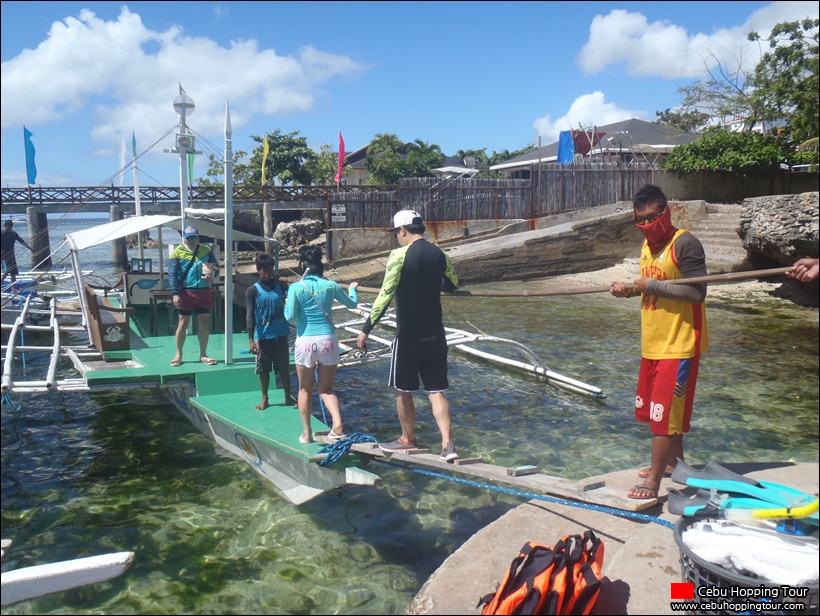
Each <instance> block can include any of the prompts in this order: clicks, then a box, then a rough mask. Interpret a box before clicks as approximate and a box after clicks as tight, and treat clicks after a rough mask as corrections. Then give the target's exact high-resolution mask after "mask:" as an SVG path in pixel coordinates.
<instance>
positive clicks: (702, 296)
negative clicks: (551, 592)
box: [610, 184, 709, 499]
mask: <svg viewBox="0 0 820 616" xmlns="http://www.w3.org/2000/svg"><path fill="white" fill-rule="evenodd" d="M632 206H633V219H632V220H633V221H634V223H635V225H636V226H637V227H638V228H639V229H640V230H641V233H643V236H644V238H645V241H644V243H643V248H642V249H641V277H640V278H638V279H637V280H636V281H635V282H634V286H631V285H627V284H626V283H625V282H621V281H616V282H613V283H612V285H611V287H610V293H612V295H614V296H615V297H632V296H637V295H639V294H640V296H641V369H640V375H639V376H638V391H637V395H636V396H635V417H636V419H638V420H639V421H643V422H646V423H648V424H649V426H650V428H651V431H652V465H651V466H650V467H649V468H646V469H643V470H642V471H641V472H640V473H639V475H640V476H641V477H642V478H643V479H644V481H643V483H640V484H638V485H636V486H635V487H634V488H632V490H630V491H629V493H628V494H627V496H629V497H630V498H636V499H649V498H656V497H657V496H658V490H659V489H660V485H661V478H662V477H663V476H664V474H667V475H668V474H669V473H670V472H671V471H672V469H673V468H674V467H675V464H677V459H678V458H680V459H683V435H684V434H686V433H687V432H689V421H690V419H691V416H692V402H693V400H694V397H695V384H696V382H697V378H698V367H699V364H700V356H701V353H704V352H705V351H706V349H707V347H708V346H709V341H708V336H707V332H706V307H705V306H704V301H705V300H706V284H705V283H700V284H671V283H669V282H668V281H670V280H676V279H679V278H683V279H685V278H696V277H699V276H705V275H706V255H705V253H704V252H703V246H702V245H701V243H700V241H699V240H698V239H697V238H696V237H695V236H694V235H692V234H691V233H689V232H688V231H684V230H682V229H677V228H675V227H674V226H673V225H672V214H671V211H670V208H669V205H668V203H667V201H666V195H664V193H663V191H662V190H661V189H660V188H658V187H657V186H653V185H651V184H647V185H645V186H643V187H642V188H641V189H640V190H639V191H638V193H637V194H636V195H635V196H634V198H633V200H632Z"/></svg>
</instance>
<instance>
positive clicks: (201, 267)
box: [168, 225, 219, 366]
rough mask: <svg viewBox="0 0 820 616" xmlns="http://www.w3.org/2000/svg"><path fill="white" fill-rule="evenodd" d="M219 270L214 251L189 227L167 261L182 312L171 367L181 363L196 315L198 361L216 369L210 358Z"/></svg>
mask: <svg viewBox="0 0 820 616" xmlns="http://www.w3.org/2000/svg"><path fill="white" fill-rule="evenodd" d="M218 270H219V263H218V262H217V260H216V256H215V255H214V251H213V250H212V249H211V247H210V246H204V245H203V244H200V243H199V231H198V230H197V228H196V227H194V226H190V225H189V226H187V227H185V230H184V231H183V233H182V244H180V245H179V246H177V247H176V248H175V249H174V252H172V253H171V258H170V259H169V260H168V282H169V284H170V285H171V293H172V294H173V301H174V306H175V307H176V308H177V309H178V310H179V324H178V325H177V332H176V346H177V352H176V355H175V356H174V359H172V360H171V365H172V366H179V365H180V364H182V347H183V346H184V345H185V339H186V337H187V335H188V325H189V324H190V323H191V315H192V314H194V313H196V324H197V338H198V339H199V361H201V362H202V363H203V364H208V365H210V366H213V365H214V364H216V360H215V359H213V358H211V357H209V356H208V337H209V336H210V319H211V309H212V308H213V306H214V300H213V296H212V295H211V282H212V281H213V279H214V274H216V272H217V271H218Z"/></svg>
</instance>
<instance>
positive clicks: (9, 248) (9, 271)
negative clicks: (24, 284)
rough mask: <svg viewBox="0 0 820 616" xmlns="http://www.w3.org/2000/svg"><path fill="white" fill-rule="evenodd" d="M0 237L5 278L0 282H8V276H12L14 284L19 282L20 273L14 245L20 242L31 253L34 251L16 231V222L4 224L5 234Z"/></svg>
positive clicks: (10, 221) (7, 221)
mask: <svg viewBox="0 0 820 616" xmlns="http://www.w3.org/2000/svg"><path fill="white" fill-rule="evenodd" d="M0 237H2V244H0V248H1V249H2V254H3V278H2V280H0V282H6V276H10V277H11V281H12V282H14V281H16V280H17V274H19V273H20V271H19V270H18V269H17V256H16V255H15V254H14V245H15V244H16V243H18V242H19V243H21V244H22V245H23V246H25V247H26V248H28V249H29V250H30V251H31V252H34V249H33V248H32V247H31V246H29V245H28V244H26V242H25V240H23V238H22V237H20V234H19V233H17V231H15V230H14V221H12V220H11V219H8V220H6V221H5V222H4V223H3V233H2V236H0Z"/></svg>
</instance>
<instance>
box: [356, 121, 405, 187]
mask: <svg viewBox="0 0 820 616" xmlns="http://www.w3.org/2000/svg"><path fill="white" fill-rule="evenodd" d="M403 149H404V144H403V143H402V142H401V140H400V139H399V138H398V137H397V136H396V135H394V134H392V133H377V134H376V136H375V137H373V140H372V141H371V142H370V144H369V145H368V147H367V156H365V159H364V168H365V169H367V170H368V171H369V172H370V178H368V180H367V183H368V184H397V183H398V181H399V180H400V179H401V178H402V172H403V170H402V168H401V157H402V154H403Z"/></svg>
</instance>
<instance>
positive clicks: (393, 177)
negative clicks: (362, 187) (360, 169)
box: [364, 133, 444, 184]
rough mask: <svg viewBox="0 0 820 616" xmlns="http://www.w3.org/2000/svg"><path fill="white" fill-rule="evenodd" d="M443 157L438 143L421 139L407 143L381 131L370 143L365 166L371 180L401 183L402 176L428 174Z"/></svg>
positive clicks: (370, 182) (384, 182)
mask: <svg viewBox="0 0 820 616" xmlns="http://www.w3.org/2000/svg"><path fill="white" fill-rule="evenodd" d="M443 161H444V155H443V154H442V153H441V148H440V147H439V146H438V145H436V144H430V143H428V142H427V141H422V140H421V139H416V140H415V141H414V142H413V143H409V144H404V143H402V141H401V140H400V139H399V138H398V137H397V136H396V135H394V134H392V133H378V134H376V136H375V137H374V138H373V140H372V141H371V142H370V144H369V145H368V147H367V156H366V157H365V159H364V167H365V169H367V170H368V171H369V172H370V178H369V179H368V180H367V183H368V184H398V182H399V180H400V179H401V178H417V177H426V176H429V175H430V169H435V168H436V167H440V166H441V163H442V162H443Z"/></svg>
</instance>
